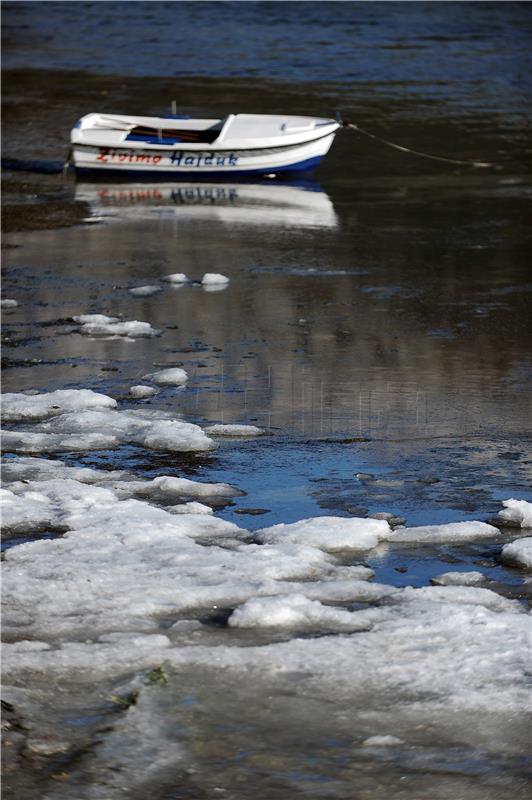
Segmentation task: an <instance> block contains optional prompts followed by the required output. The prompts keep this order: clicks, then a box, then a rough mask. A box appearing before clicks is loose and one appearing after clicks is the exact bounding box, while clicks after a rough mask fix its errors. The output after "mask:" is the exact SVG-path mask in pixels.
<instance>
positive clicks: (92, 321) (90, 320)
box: [72, 314, 120, 325]
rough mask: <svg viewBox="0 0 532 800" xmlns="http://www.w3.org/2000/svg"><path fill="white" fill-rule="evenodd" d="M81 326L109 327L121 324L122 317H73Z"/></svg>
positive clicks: (88, 315)
mask: <svg viewBox="0 0 532 800" xmlns="http://www.w3.org/2000/svg"><path fill="white" fill-rule="evenodd" d="M72 319H73V320H74V322H77V323H78V324H79V325H107V324H109V325H110V324H112V323H113V322H120V317H109V316H107V314H78V315H77V316H76V317H72Z"/></svg>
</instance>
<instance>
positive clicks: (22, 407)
mask: <svg viewBox="0 0 532 800" xmlns="http://www.w3.org/2000/svg"><path fill="white" fill-rule="evenodd" d="M1 400H2V419H4V420H5V421H6V422H11V421H19V420H20V421H24V420H37V419H46V418H48V417H54V416H57V415H59V414H63V413H64V412H65V411H84V410H86V409H90V408H98V409H101V408H116V406H117V402H116V400H113V398H112V397H108V396H107V395H105V394H100V393H99V392H93V391H92V390H91V389H58V390H57V391H55V392H45V393H43V394H31V395H30V394H24V393H8V394H3V395H2V397H1Z"/></svg>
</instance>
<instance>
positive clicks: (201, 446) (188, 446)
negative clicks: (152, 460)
mask: <svg viewBox="0 0 532 800" xmlns="http://www.w3.org/2000/svg"><path fill="white" fill-rule="evenodd" d="M113 402H114V401H113ZM3 440H4V446H5V449H6V450H8V451H12V452H22V453H33V452H57V451H59V452H61V451H63V452H68V451H69V450H90V449H105V448H112V447H116V446H117V445H118V444H120V443H121V442H124V443H131V444H140V445H142V446H143V447H148V448H152V449H155V450H168V451H171V452H174V451H180V452H190V451H204V450H212V449H213V448H214V447H215V443H214V442H213V440H212V439H210V438H209V437H208V436H206V434H205V433H204V432H203V431H202V430H201V428H199V427H198V426H197V425H193V424H192V423H189V422H182V421H181V420H173V419H167V418H161V416H160V415H158V414H157V413H156V412H153V413H152V415H151V416H148V412H147V411H144V412H142V411H127V412H126V411H116V410H111V409H105V410H101V409H97V410H89V411H80V412H78V413H73V412H70V413H65V414H60V415H59V416H56V417H53V418H52V419H50V420H48V421H47V422H43V423H41V424H40V425H36V426H35V427H34V428H33V430H32V431H20V430H17V431H5V432H4V434H3Z"/></svg>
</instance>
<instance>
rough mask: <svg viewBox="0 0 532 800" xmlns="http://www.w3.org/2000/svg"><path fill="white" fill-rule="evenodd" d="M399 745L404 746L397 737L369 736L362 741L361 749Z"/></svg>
mask: <svg viewBox="0 0 532 800" xmlns="http://www.w3.org/2000/svg"><path fill="white" fill-rule="evenodd" d="M399 744H404V742H403V740H402V739H398V738H397V736H390V735H385V736H370V737H368V738H367V739H364V741H363V742H362V747H396V746H397V745H399Z"/></svg>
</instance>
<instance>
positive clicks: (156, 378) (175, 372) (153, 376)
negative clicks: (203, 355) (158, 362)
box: [144, 367, 188, 386]
mask: <svg viewBox="0 0 532 800" xmlns="http://www.w3.org/2000/svg"><path fill="white" fill-rule="evenodd" d="M144 377H145V378H149V379H150V380H151V381H153V382H154V383H158V384H159V385H160V386H180V385H181V384H183V383H186V382H187V380H188V375H187V373H186V372H185V370H184V369H181V367H170V368H169V369H161V370H159V371H158V372H152V373H150V374H149V375H144Z"/></svg>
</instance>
